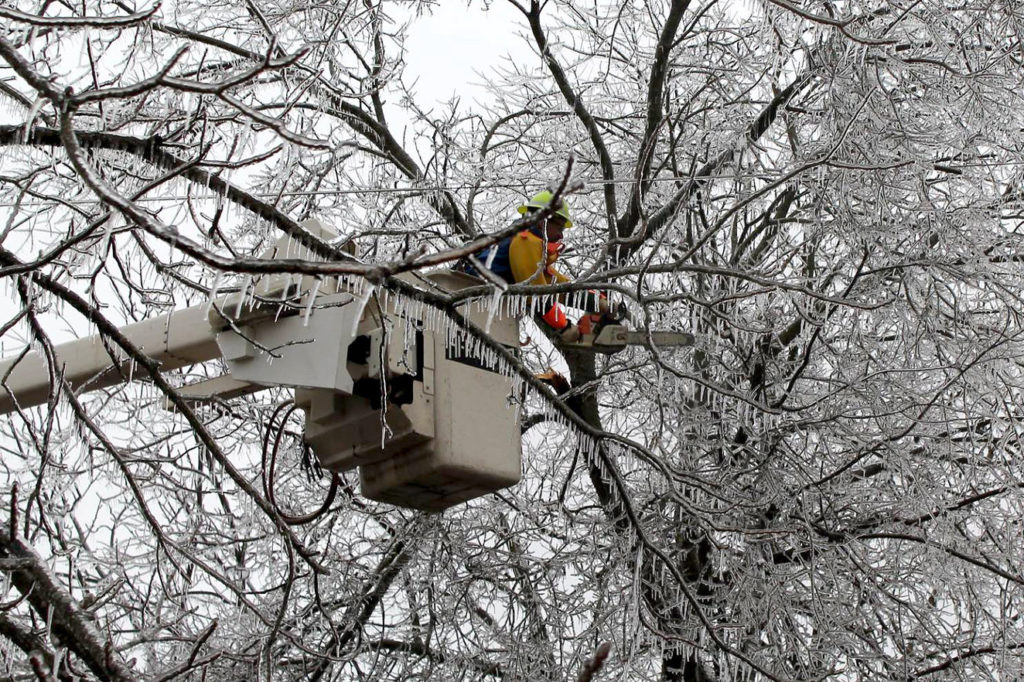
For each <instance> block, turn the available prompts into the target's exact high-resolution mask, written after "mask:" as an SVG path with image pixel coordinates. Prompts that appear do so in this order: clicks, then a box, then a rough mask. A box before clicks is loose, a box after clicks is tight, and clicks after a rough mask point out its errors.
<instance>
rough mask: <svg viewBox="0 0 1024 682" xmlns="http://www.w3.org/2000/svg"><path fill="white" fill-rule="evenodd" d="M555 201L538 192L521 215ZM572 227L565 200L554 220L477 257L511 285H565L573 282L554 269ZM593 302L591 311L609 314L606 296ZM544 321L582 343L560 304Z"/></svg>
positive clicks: (554, 305) (533, 226)
mask: <svg viewBox="0 0 1024 682" xmlns="http://www.w3.org/2000/svg"><path fill="white" fill-rule="evenodd" d="M552 198H553V196H552V194H551V192H550V191H548V190H544V191H543V192H538V193H537V194H535V195H534V196H533V198H531V199H530V200H529V201H527V202H526V203H525V204H523V205H522V206H520V207H519V208H518V211H519V214H520V215H523V216H526V217H530V216H531V215H534V214H537V213H540V212H541V211H543V210H544V209H546V208H548V207H549V206H550V204H551V200H552ZM571 227H572V220H571V219H570V218H569V204H568V203H567V202H566V201H565V200H564V199H562V200H560V201H559V203H558V206H557V207H555V209H554V213H552V214H551V216H550V217H548V218H543V219H539V220H536V221H535V222H533V223H532V224H531V225H530V226H529V227H527V228H526V229H523V230H522V231H520V232H518V233H517V234H515V235H512V236H510V237H505V238H504V239H502V240H501V241H500V242H498V243H497V244H493V245H491V246H489V247H487V248H485V249H481V250H480V251H478V252H477V253H475V254H474V256H475V257H476V259H477V260H478V261H479V262H480V263H482V264H483V265H484V266H486V267H487V268H488V269H489V270H491V272H493V273H494V274H496V275H498V276H499V277H501V278H502V279H504V280H505V281H506V282H508V283H509V284H538V285H543V284H562V283H565V282H568V281H570V280H569V278H568V277H566V276H565V275H563V274H562V273H561V272H559V271H558V270H556V269H555V267H554V265H555V262H556V261H557V260H558V256H559V254H560V253H561V251H562V248H563V246H564V245H563V243H562V237H563V235H564V233H565V230H567V229H568V228H571ZM465 270H466V272H468V273H469V274H471V275H477V274H479V273H478V272H477V270H476V268H475V267H474V266H473V265H472V264H467V265H466V266H465ZM591 298H593V299H596V301H595V302H594V304H593V305H592V306H588V307H594V308H596V309H597V310H598V312H599V313H600V314H602V315H606V314H608V300H607V299H606V298H605V296H604V295H603V294H595V295H594V296H592V297H590V296H588V299H591ZM542 318H543V320H544V322H546V323H547V324H548V326H550V327H551V328H552V329H554V330H555V331H556V332H558V333H559V335H560V336H561V338H562V341H564V342H566V343H573V342H575V341H578V340H579V338H580V329H579V327H578V326H577V325H575V324H573V323H572V322H571V321H570V320H569V318H568V317H566V315H565V311H564V310H563V309H562V306H561V305H559V304H558V302H557V301H552V302H551V306H550V307H549V308H548V309H547V310H546V311H545V312H544V314H543V316H542Z"/></svg>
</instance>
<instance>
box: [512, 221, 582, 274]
mask: <svg viewBox="0 0 1024 682" xmlns="http://www.w3.org/2000/svg"><path fill="white" fill-rule="evenodd" d="M561 246H562V245H561V244H554V243H551V242H548V244H547V247H548V248H547V252H546V253H545V249H544V240H543V239H541V238H540V237H538V236H537V235H535V234H534V233H532V232H530V231H529V230H523V231H522V232H520V233H519V234H517V235H516V236H514V237H512V241H511V243H509V245H508V263H509V267H510V268H511V269H512V277H513V279H514V280H515V282H516V284H562V283H563V282H568V281H569V278H568V277H566V276H565V275H563V274H562V273H560V272H559V271H558V270H556V269H555V268H554V264H555V261H557V260H558V253H559V251H561Z"/></svg>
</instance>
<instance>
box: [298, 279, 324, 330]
mask: <svg viewBox="0 0 1024 682" xmlns="http://www.w3.org/2000/svg"><path fill="white" fill-rule="evenodd" d="M319 292H320V279H319V278H318V279H317V280H316V281H315V282H313V289H312V290H310V292H309V294H308V296H309V300H308V301H306V310H305V311H304V312H303V314H302V326H303V327H308V326H309V316H310V315H312V314H313V303H315V302H316V296H317V294H318V293H319Z"/></svg>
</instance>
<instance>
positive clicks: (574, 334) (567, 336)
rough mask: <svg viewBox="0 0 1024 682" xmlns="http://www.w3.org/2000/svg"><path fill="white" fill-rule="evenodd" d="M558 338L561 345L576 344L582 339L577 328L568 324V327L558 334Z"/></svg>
mask: <svg viewBox="0 0 1024 682" xmlns="http://www.w3.org/2000/svg"><path fill="white" fill-rule="evenodd" d="M559 337H561V339H562V343H576V342H577V341H579V340H580V339H581V338H582V337H583V334H582V333H581V332H580V328H579V327H578V326H576V325H574V324H573V323H572V322H570V323H569V326H567V327H566V328H565V329H563V330H562V331H561V332H559Z"/></svg>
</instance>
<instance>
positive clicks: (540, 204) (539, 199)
mask: <svg viewBox="0 0 1024 682" xmlns="http://www.w3.org/2000/svg"><path fill="white" fill-rule="evenodd" d="M550 203H551V192H550V191H548V190H544V191H543V192H537V193H536V194H535V195H533V198H532V199H530V200H529V201H527V202H526V203H525V204H523V205H522V206H520V207H519V208H518V209H517V210H518V211H519V214H520V215H526V212H527V211H529V210H530V209H531V208H536V209H543V208H547V207H548V205H549V204H550ZM555 215H559V216H562V217H563V218H565V226H566V227H572V221H571V220H569V204H568V203H567V202H566V201H565V199H562V201H561V203H560V204H559V206H558V209H557V210H556V211H555Z"/></svg>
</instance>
